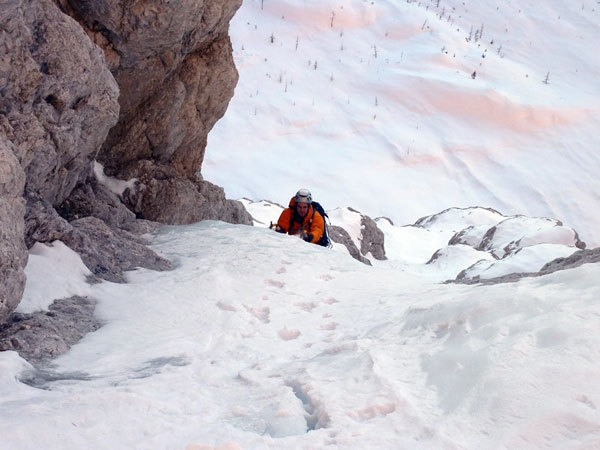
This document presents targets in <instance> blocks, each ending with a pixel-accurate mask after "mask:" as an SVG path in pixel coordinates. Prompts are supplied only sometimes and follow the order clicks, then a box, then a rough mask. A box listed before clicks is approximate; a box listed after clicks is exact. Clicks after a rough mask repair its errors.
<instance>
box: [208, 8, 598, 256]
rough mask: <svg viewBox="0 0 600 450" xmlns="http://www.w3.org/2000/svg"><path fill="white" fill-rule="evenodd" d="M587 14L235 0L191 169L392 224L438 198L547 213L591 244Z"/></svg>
mask: <svg viewBox="0 0 600 450" xmlns="http://www.w3.org/2000/svg"><path fill="white" fill-rule="evenodd" d="M599 23H600V5H598V4H597V2H596V1H592V0H582V1H578V2H564V1H559V0H550V1H546V2H543V4H539V3H536V2H522V1H514V0H494V1H490V0H487V1H481V0H477V1H475V0H462V1H458V0H456V1H452V0H440V1H437V0H433V1H427V0H422V1H419V2H417V1H400V0H396V1H392V0H387V1H386V0H377V1H375V0H373V1H359V0H355V1H351V2H337V1H332V0H318V1H317V0H304V1H299V0H245V1H244V3H243V5H242V7H241V9H240V11H239V12H238V14H237V15H236V16H235V17H234V19H233V22H232V25H231V35H232V41H233V48H234V58H235V61H236V65H237V67H238V70H239V72H240V80H239V83H238V86H237V88H236V92H235V96H234V98H233V100H232V101H231V104H230V106H229V109H228V111H227V113H226V114H225V117H224V118H223V119H221V121H219V122H218V123H217V125H216V127H215V128H214V129H213V131H212V132H211V134H210V135H209V143H208V147H207V151H206V159H205V161H204V165H203V168H202V173H203V176H204V177H205V178H206V179H208V180H211V181H214V182H216V183H217V184H219V185H221V186H224V187H225V190H226V193H227V195H228V196H229V197H232V198H242V197H246V198H249V199H251V200H254V201H258V200H263V199H268V200H271V201H275V202H279V203H283V204H285V203H287V200H288V199H289V197H290V196H291V195H292V194H293V193H294V192H295V191H296V190H297V189H298V188H301V187H308V188H309V189H312V191H313V194H314V197H315V198H317V199H318V200H320V201H321V202H322V203H323V204H324V205H325V206H326V209H334V208H336V207H346V206H351V207H353V208H355V209H357V210H359V211H361V212H363V213H364V214H367V215H369V216H371V217H377V216H387V217H390V218H391V219H392V220H393V222H394V223H395V224H396V225H405V224H411V223H414V222H415V221H416V220H417V219H418V218H419V217H422V216H425V215H429V214H434V213H436V212H438V211H442V210H444V209H446V208H449V207H469V206H482V207H491V208H494V209H496V210H498V211H500V212H502V213H503V214H506V215H516V214H522V215H526V216H540V217H552V218H557V219H559V220H561V221H563V222H564V223H565V224H566V225H568V226H570V227H573V228H575V229H576V230H577V231H578V232H579V233H580V234H581V238H582V240H584V241H586V242H587V243H588V246H593V247H595V246H598V245H600V238H599V237H598V233H597V231H596V229H597V224H598V223H599V222H600V220H599V219H600V212H598V211H599V210H598V208H596V207H595V205H597V204H598V203H599V200H600V198H599V191H600V183H599V181H598V177H597V169H598V167H599V161H598V159H599V156H598V155H599V153H598V152H597V151H596V149H597V138H596V134H597V130H598V129H600V122H599V120H600V119H599V117H600V114H599V112H600V111H599V108H600V107H599V106H598V105H600V84H598V82H597V80H598V78H599V77H600V60H599V59H598V58H597V55H596V51H597V50H596V46H597V42H598V39H599V37H600V31H599V30H600V27H599ZM473 72H476V75H475V78H472V74H473ZM546 78H548V80H547V83H545V82H544V81H546Z"/></svg>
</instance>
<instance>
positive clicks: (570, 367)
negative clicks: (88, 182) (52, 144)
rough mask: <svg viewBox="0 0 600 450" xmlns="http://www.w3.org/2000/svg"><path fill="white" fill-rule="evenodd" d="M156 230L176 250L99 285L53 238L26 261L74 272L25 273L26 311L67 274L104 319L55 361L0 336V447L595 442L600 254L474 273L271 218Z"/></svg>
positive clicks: (599, 390)
mask: <svg viewBox="0 0 600 450" xmlns="http://www.w3.org/2000/svg"><path fill="white" fill-rule="evenodd" d="M152 240H153V248H154V249H155V250H156V251H158V252H159V253H160V254H162V255H163V256H166V257H168V258H169V259H171V260H172V261H174V263H175V268H174V269H173V270H172V271H169V272H160V273H157V272H153V271H149V270H145V269H143V270H142V269H141V270H136V271H134V272H131V273H129V274H128V276H127V279H128V283H127V284H115V283H110V282H103V283H101V284H98V285H94V286H88V285H87V284H85V274H86V272H85V268H84V266H83V264H82V263H81V260H80V259H79V258H78V257H77V255H74V254H72V252H71V254H69V251H68V250H65V247H64V246H61V245H59V244H55V245H54V246H52V247H47V246H44V247H45V249H44V251H41V249H38V251H37V252H36V253H35V254H33V255H32V264H31V265H30V266H28V273H27V274H28V276H29V277H30V279H44V278H45V277H47V275H45V274H47V273H52V272H51V268H52V267H55V266H56V265H57V263H58V261H60V262H61V264H62V265H63V266H64V267H66V268H68V269H70V272H71V274H70V275H69V276H65V275H63V274H58V275H57V276H56V277H54V283H53V284H52V283H49V284H48V285H47V286H46V287H42V286H41V285H37V286H29V285H28V287H29V289H28V290H27V292H26V296H25V299H24V302H23V304H22V306H21V310H27V309H28V308H31V309H39V308H40V307H41V305H40V303H39V298H40V290H42V289H44V292H45V295H46V298H47V299H51V298H54V297H55V295H54V294H55V292H56V293H57V295H63V290H62V289H63V287H64V286H65V285H67V284H68V285H69V286H70V289H72V290H77V289H79V290H87V291H88V295H90V296H91V297H93V298H96V299H98V302H99V304H98V307H97V315H98V317H99V318H100V319H101V320H102V321H103V322H104V326H103V327H102V328H100V329H99V330H98V331H96V332H94V333H91V334H88V335H87V336H86V337H85V338H84V339H83V340H82V341H81V342H80V343H79V344H77V345H76V346H75V347H73V348H72V349H71V350H70V351H69V352H68V353H67V354H65V355H63V356H62V357H59V358H58V359H57V360H55V361H54V363H53V364H52V365H51V366H50V367H47V368H45V369H33V368H31V367H29V366H28V364H27V363H26V362H25V361H23V360H22V359H20V358H19V357H18V356H17V355H16V353H13V352H4V353H0V377H1V378H0V435H2V440H1V441H0V448H3V449H7V450H8V449H11V450H14V449H36V450H37V449H39V448H44V449H49V450H52V449H56V450H66V449H78V450H79V449H82V448H86V449H104V448H111V449H187V450H194V449H195V450H198V449H202V450H207V449H219V450H225V449H228V450H239V449H252V450H260V449H281V448H292V449H326V448H327V449H365V448H369V449H401V448H406V449H418V448H422V449H440V448H444V449H463V448H464V449H480V448H509V447H512V448H520V449H538V448H553V449H564V448H580V449H584V448H585V449H591V448H597V447H598V445H600V425H599V424H600V413H599V412H598V411H599V409H598V405H600V384H598V382H597V377H598V370H599V369H598V360H599V358H600V354H599V351H600V350H599V349H600V305H599V304H598V302H597V299H598V297H599V296H600V286H599V285H598V283H597V280H598V277H599V276H600V265H598V264H588V265H585V266H581V267H579V268H577V269H572V270H567V271H562V272H557V273H554V274H551V275H547V276H544V277H541V278H527V279H523V280H521V281H520V282H518V283H508V284H500V285H493V286H465V285H452V284H450V285H448V284H442V283H440V282H439V281H440V279H441V278H443V277H440V271H439V270H437V269H436V267H435V266H426V265H424V264H423V263H406V262H401V260H396V261H389V262H388V265H385V264H382V265H379V266H377V267H369V266H367V265H365V264H362V263H359V262H357V261H355V260H354V259H352V258H350V257H349V256H348V255H347V254H346V253H345V252H344V251H343V250H341V249H339V248H334V249H326V248H322V247H318V246H315V245H309V244H307V243H305V242H303V241H301V240H300V239H297V238H295V237H291V236H285V235H280V234H277V233H273V232H272V231H270V230H268V229H265V228H262V227H247V226H240V225H237V226H234V225H228V224H224V223H219V222H203V223H199V224H195V225H189V226H178V227H166V228H164V229H163V230H162V231H161V232H160V233H158V234H157V235H155V236H153V237H152ZM428 240H429V236H428V235H426V234H423V235H421V239H420V240H419V239H413V242H414V243H415V245H416V246H417V247H418V246H419V242H420V243H422V244H423V245H426V242H427V241H428ZM390 249H391V250H392V249H393V246H391V247H390ZM392 253H395V254H396V255H402V254H403V251H402V249H400V248H396V249H394V250H393V251H392ZM461 262H462V259H461V258H455V259H448V260H447V261H446V263H447V265H450V266H451V265H452V264H455V271H456V270H457V269H458V266H460V263H461ZM447 268H448V267H446V269H447ZM61 284H62V286H61ZM33 302H36V303H35V305H34V306H31V303H33Z"/></svg>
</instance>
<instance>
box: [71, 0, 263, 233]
mask: <svg viewBox="0 0 600 450" xmlns="http://www.w3.org/2000/svg"><path fill="white" fill-rule="evenodd" d="M61 4H62V6H63V8H64V9H65V11H67V12H69V13H71V14H72V15H73V16H74V17H76V18H77V20H79V21H80V23H81V24H82V25H83V26H84V27H85V29H86V31H87V32H88V34H89V35H90V37H91V38H92V39H93V40H94V41H95V42H96V43H97V44H98V45H99V46H100V47H101V48H102V49H103V50H104V52H105V54H106V59H107V61H108V63H109V65H110V69H111V71H112V73H113V74H114V77H115V79H116V80H117V83H118V85H119V87H120V89H121V95H120V97H119V104H120V106H121V109H120V114H119V121H118V124H117V125H116V126H115V127H114V128H112V129H111V130H110V133H109V135H108V137H107V139H106V141H105V142H104V144H103V145H102V148H101V150H100V152H99V154H98V160H99V161H100V162H101V163H102V164H103V165H104V167H105V169H106V171H107V174H108V175H110V176H114V177H119V178H122V179H131V178H137V179H138V184H137V188H136V189H135V192H130V193H129V195H128V196H126V198H125V202H126V203H127V204H128V206H129V207H130V208H131V209H132V210H133V211H135V213H136V214H137V215H138V216H139V217H142V218H145V219H149V220H156V221H160V222H165V223H171V224H181V223H191V222H196V221H198V220H201V219H207V218H210V219H223V220H228V221H233V222H236V223H237V222H242V223H247V224H250V223H251V222H250V218H249V216H248V215H247V214H242V213H241V212H242V211H243V208H240V206H239V205H235V204H231V202H226V201H225V196H224V195H223V194H221V195H220V194H219V191H218V189H216V188H214V187H213V186H212V185H210V184H208V183H206V182H204V181H202V180H201V179H199V177H198V170H199V168H200V166H201V164H202V161H203V159H204V150H205V147H206V139H207V135H208V132H209V131H210V129H211V128H212V127H213V126H214V124H215V123H216V121H217V120H218V119H220V118H221V117H222V116H223V114H224V113H225V110H226V109H227V105H228V103H229V100H230V99H231V97H232V96H233V90H234V87H235V85H236V83H237V80H238V73H237V70H236V69H235V66H234V63H233V58H232V50H231V43H230V40H229V36H228V34H227V33H228V29H229V21H230V20H231V18H232V17H233V15H234V13H235V11H237V9H238V8H239V6H240V5H241V0H204V1H198V0H170V1H168V2H165V1H162V0H150V1H148V0H145V1H133V2H127V5H126V6H125V5H124V2H123V0H98V1H94V2H89V1H83V0H62V2H61ZM215 196H216V197H220V198H218V199H217V203H219V205H218V206H216V208H212V211H209V210H210V209H211V208H207V205H208V204H210V203H212V202H211V197H215Z"/></svg>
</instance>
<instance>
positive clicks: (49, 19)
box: [0, 0, 119, 205]
mask: <svg viewBox="0 0 600 450" xmlns="http://www.w3.org/2000/svg"><path fill="white" fill-rule="evenodd" d="M0 29H2V30H3V32H2V33H0V48H2V49H3V51H2V54H3V57H2V58H0V73H1V74H2V77H0V79H1V80H2V81H1V83H2V86H1V89H0V111H1V112H2V114H3V115H4V116H5V118H6V121H5V125H6V126H5V129H4V130H3V131H4V132H5V133H6V136H7V137H8V139H9V140H10V141H11V142H12V143H13V144H14V151H15V154H16V156H17V159H18V160H19V162H20V163H21V166H22V168H23V170H24V172H25V174H26V180H27V181H26V185H25V192H26V193H27V194H28V195H39V196H40V197H41V198H43V199H45V200H47V201H49V202H50V203H51V204H53V205H54V204H58V203H60V202H62V201H63V200H64V199H65V198H67V196H68V195H69V194H70V192H71V191H72V190H73V188H74V187H75V186H76V185H77V184H78V183H79V182H80V181H82V180H83V179H85V177H87V174H88V173H89V170H90V163H91V161H92V159H93V158H94V155H95V154H96V153H97V151H98V150H99V149H100V146H101V145H102V143H103V142H104V140H105V138H106V136H107V134H108V130H109V129H110V128H111V127H112V126H113V125H114V124H115V123H116V121H117V117H118V110H119V105H118V102H117V97H118V94H119V90H118V87H117V84H116V82H115V80H114V78H113V76H112V75H111V73H110V72H109V70H108V67H107V65H106V62H105V60H104V55H103V54H102V52H101V51H100V49H99V48H98V47H97V46H96V45H94V44H93V43H92V42H91V40H90V39H89V37H88V36H87V35H86V34H85V33H84V32H83V30H82V29H81V26H79V24H78V23H77V22H75V21H74V20H73V19H72V18H71V17H69V16H67V15H65V14H63V13H62V12H61V11H60V10H59V9H58V8H57V6H56V5H55V4H54V3H53V2H51V1H50V0H14V1H11V2H4V3H3V5H2V8H1V9H0Z"/></svg>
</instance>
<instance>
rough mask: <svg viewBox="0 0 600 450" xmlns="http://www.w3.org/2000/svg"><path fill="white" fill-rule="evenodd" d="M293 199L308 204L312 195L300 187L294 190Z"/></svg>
mask: <svg viewBox="0 0 600 450" xmlns="http://www.w3.org/2000/svg"><path fill="white" fill-rule="evenodd" d="M294 200H296V203H308V204H309V205H310V204H311V203H312V195H311V194H310V191H309V190H308V189H300V190H299V191H298V192H296V196H295V197H294Z"/></svg>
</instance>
